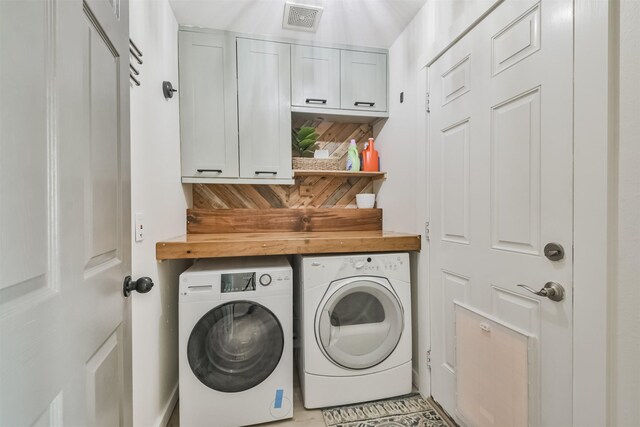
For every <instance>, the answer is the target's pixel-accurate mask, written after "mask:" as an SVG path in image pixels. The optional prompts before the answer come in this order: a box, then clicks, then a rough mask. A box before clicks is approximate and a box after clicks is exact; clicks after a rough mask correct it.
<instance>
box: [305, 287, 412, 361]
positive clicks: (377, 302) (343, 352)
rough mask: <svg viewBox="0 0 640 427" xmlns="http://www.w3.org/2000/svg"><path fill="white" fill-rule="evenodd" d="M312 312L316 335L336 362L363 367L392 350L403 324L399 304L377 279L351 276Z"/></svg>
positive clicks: (327, 354) (396, 343) (321, 345)
mask: <svg viewBox="0 0 640 427" xmlns="http://www.w3.org/2000/svg"><path fill="white" fill-rule="evenodd" d="M324 301H326V302H325V303H324V304H323V305H322V306H321V307H320V308H319V310H318V313H317V314H316V335H317V340H318V344H319V345H320V347H321V348H322V350H323V352H324V353H325V355H326V356H327V357H328V358H329V359H330V360H331V361H333V362H334V363H336V364H337V365H340V366H342V367H345V368H350V369H367V368H371V367H373V366H376V365H378V364H379V363H382V362H383V361H384V360H386V359H387V357H389V356H390V355H391V353H393V350H395V348H396V346H397V345H398V342H399V341H400V337H401V336H402V330H403V328H404V315H403V311H402V306H401V304H400V302H399V301H398V298H397V297H396V295H395V294H394V293H393V292H392V291H391V290H390V289H389V288H388V287H386V286H384V285H382V284H381V283H378V282H375V281H371V280H362V279H359V280H354V281H353V282H350V283H348V284H346V285H343V286H341V287H339V288H337V289H336V290H335V291H334V292H333V293H332V294H330V296H329V297H328V298H325V300H324Z"/></svg>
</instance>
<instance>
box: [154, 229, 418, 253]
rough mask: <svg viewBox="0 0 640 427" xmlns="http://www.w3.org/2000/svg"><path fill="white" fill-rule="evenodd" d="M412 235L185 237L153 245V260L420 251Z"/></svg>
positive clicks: (382, 232)
mask: <svg viewBox="0 0 640 427" xmlns="http://www.w3.org/2000/svg"><path fill="white" fill-rule="evenodd" d="M420 248H421V238H420V236H419V235H415V234H402V233H393V232H385V231H351V232H339V233H336V232H290V233H286V232H285V233H282V232H280V233H223V234H187V235H185V236H181V237H177V238H175V239H172V240H168V241H164V242H158V243H157V244H156V259H158V260H167V259H195V258H220V257H238V256H260V255H293V254H321V253H357V252H408V251H419V250H420Z"/></svg>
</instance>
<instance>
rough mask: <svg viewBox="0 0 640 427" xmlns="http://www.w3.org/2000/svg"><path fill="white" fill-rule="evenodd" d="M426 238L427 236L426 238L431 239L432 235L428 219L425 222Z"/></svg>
mask: <svg viewBox="0 0 640 427" xmlns="http://www.w3.org/2000/svg"><path fill="white" fill-rule="evenodd" d="M424 238H425V240H430V236H429V221H426V222H425V223H424Z"/></svg>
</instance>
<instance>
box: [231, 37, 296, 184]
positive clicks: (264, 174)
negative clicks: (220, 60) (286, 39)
mask: <svg viewBox="0 0 640 427" xmlns="http://www.w3.org/2000/svg"><path fill="white" fill-rule="evenodd" d="M237 46H238V113H239V118H238V120H239V129H240V131H239V135H240V137H239V139H240V176H241V177H242V178H254V179H256V178H257V179H261V178H264V179H273V178H287V179H289V178H291V176H292V172H291V70H290V64H291V54H290V47H289V45H288V44H284V43H275V42H266V41H258V40H247V39H240V38H239V39H238V40H237Z"/></svg>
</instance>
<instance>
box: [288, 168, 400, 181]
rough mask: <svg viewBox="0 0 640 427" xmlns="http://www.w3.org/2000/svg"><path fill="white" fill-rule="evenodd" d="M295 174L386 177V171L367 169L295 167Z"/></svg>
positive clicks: (295, 175)
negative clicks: (370, 170)
mask: <svg viewBox="0 0 640 427" xmlns="http://www.w3.org/2000/svg"><path fill="white" fill-rule="evenodd" d="M293 176H294V177H297V176H336V177H345V178H373V179H385V178H386V176H387V173H386V172H365V171H358V172H352V171H335V170H334V171H313V170H300V169H295V170H294V171H293Z"/></svg>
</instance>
